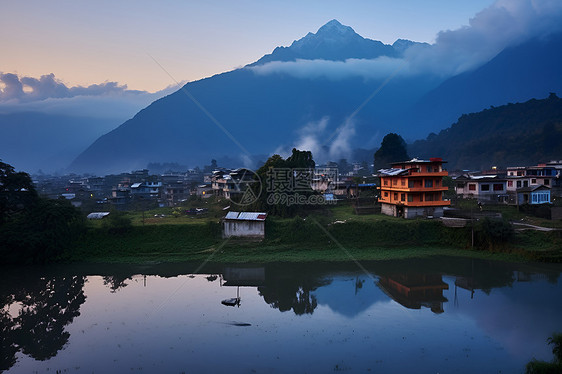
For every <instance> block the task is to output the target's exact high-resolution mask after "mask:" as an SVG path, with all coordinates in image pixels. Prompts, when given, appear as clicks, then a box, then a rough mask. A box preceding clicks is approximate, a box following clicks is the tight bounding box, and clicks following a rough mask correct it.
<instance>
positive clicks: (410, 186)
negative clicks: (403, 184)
mask: <svg viewBox="0 0 562 374" xmlns="http://www.w3.org/2000/svg"><path fill="white" fill-rule="evenodd" d="M408 188H414V181H413V180H409V181H408Z"/></svg>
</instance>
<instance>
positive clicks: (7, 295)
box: [0, 275, 86, 370]
mask: <svg viewBox="0 0 562 374" xmlns="http://www.w3.org/2000/svg"><path fill="white" fill-rule="evenodd" d="M17 278H18V279H10V282H5V281H4V282H2V286H0V287H1V288H0V332H1V338H0V352H1V355H0V370H6V369H9V368H10V367H11V366H13V365H14V364H15V362H16V358H15V355H16V353H17V352H18V351H22V352H23V353H24V354H26V355H29V356H31V357H33V358H34V359H36V360H47V359H49V358H51V357H54V356H55V355H56V354H57V353H58V351H60V350H61V349H62V348H63V347H64V345H65V344H66V343H67V342H68V339H69V338H70V334H69V333H68V332H67V331H65V327H66V326H67V325H68V324H70V323H71V322H72V321H73V320H74V318H75V317H77V316H79V315H80V306H81V305H82V304H83V303H84V301H85V300H86V297H85V296H84V291H83V286H84V280H85V277H82V276H66V277H64V276H58V277H52V278H50V277H40V278H39V277H37V276H34V277H26V276H21V275H20V276H18V277H17ZM14 285H16V286H15V287H16V288H15V289H14Z"/></svg>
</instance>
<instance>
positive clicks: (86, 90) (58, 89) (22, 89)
mask: <svg viewBox="0 0 562 374" xmlns="http://www.w3.org/2000/svg"><path fill="white" fill-rule="evenodd" d="M0 84H1V85H2V86H3V88H2V89H0V102H6V101H11V100H14V101H18V102H31V101H39V100H45V99H52V98H59V99H60V98H70V97H75V96H104V95H115V94H117V95H123V94H129V95H139V94H144V93H147V92H145V91H136V90H128V89H127V85H119V84H118V83H117V82H105V83H101V84H92V85H90V86H87V87H83V86H75V87H67V86H66V85H65V84H64V83H62V82H61V81H59V80H58V79H56V78H55V75H54V74H52V73H51V74H46V75H42V76H41V78H39V79H37V78H33V77H18V75H16V74H12V73H5V74H4V73H0Z"/></svg>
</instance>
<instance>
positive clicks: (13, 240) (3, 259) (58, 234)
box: [0, 198, 86, 264]
mask: <svg viewBox="0 0 562 374" xmlns="http://www.w3.org/2000/svg"><path fill="white" fill-rule="evenodd" d="M85 227H86V225H85V221H84V217H83V216H82V214H81V213H80V211H79V210H78V209H76V208H74V207H73V206H72V205H71V204H70V203H69V202H68V201H67V200H64V199H59V200H50V199H43V198H39V199H38V201H37V203H36V204H35V205H34V206H33V207H32V208H30V209H29V210H28V211H26V212H25V213H22V214H19V215H17V216H15V217H12V219H10V220H9V221H7V222H6V223H4V224H3V225H1V226H0V264H2V263H4V264H13V263H19V264H29V263H44V262H48V261H51V260H53V259H55V258H57V257H58V256H60V255H61V254H63V252H64V251H65V250H68V249H70V248H71V246H72V245H73V244H74V243H75V241H76V240H78V238H79V237H80V236H81V234H82V233H83V232H84V230H85Z"/></svg>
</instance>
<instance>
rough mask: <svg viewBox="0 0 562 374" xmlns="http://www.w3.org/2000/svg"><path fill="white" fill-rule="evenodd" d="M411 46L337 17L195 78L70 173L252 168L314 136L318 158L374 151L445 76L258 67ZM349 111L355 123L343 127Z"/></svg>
mask: <svg viewBox="0 0 562 374" xmlns="http://www.w3.org/2000/svg"><path fill="white" fill-rule="evenodd" d="M407 43H414V42H408V41H402V42H399V43H398V46H399V48H398V49H394V47H393V46H390V45H384V44H383V43H381V42H377V41H373V40H369V39H365V38H362V37H361V36H359V35H358V34H356V33H355V32H354V31H353V29H352V28H350V27H347V26H343V25H341V24H340V23H339V22H337V21H335V20H334V21H330V22H329V23H328V24H326V25H324V26H322V27H321V28H320V29H319V30H318V32H317V33H316V34H308V35H307V36H305V37H304V38H302V39H300V40H297V41H295V42H294V43H293V44H292V45H291V46H290V47H287V48H284V47H281V48H276V49H275V50H274V51H273V53H272V54H271V55H267V56H264V57H263V58H262V59H260V60H258V61H257V62H255V63H253V64H250V65H247V66H246V67H244V68H241V69H237V70H234V71H230V72H227V73H223V74H218V75H215V76H213V77H210V78H205V79H202V80H199V81H195V82H190V83H188V84H186V85H185V86H184V87H182V89H180V90H178V91H177V92H175V93H173V94H171V95H168V96H166V97H164V98H162V99H160V100H157V101H155V102H154V103H152V104H151V105H150V106H148V107H147V108H145V109H143V110H141V111H140V112H139V113H137V114H136V115H135V116H134V117H133V118H131V119H130V120H128V121H126V122H125V123H123V124H122V125H121V126H120V127H118V128H116V129H115V130H113V131H111V132H109V133H108V134H105V135H103V136H102V137H100V138H99V139H97V140H96V141H95V142H94V143H93V144H92V145H91V146H90V147H89V148H87V149H86V150H85V151H84V152H83V153H82V154H81V155H79V156H78V157H77V158H76V159H75V160H74V161H73V162H72V164H71V165H70V168H69V170H70V171H77V172H93V173H97V174H105V173H109V172H120V171H124V170H125V171H126V170H131V169H137V168H144V167H146V165H147V164H148V163H149V162H178V163H180V164H187V165H189V166H191V167H193V166H196V165H204V164H208V163H209V162H210V160H211V158H215V159H217V160H218V161H219V163H220V164H222V165H224V166H240V165H242V164H244V165H245V166H249V167H253V166H255V165H253V163H255V161H257V160H262V161H263V160H265V159H267V157H268V156H269V155H271V154H272V153H274V152H283V151H285V152H287V151H290V149H291V148H292V147H293V146H302V147H306V148H309V145H310V143H311V141H312V142H313V143H314V144H316V146H317V147H318V149H325V148H327V149H329V151H328V152H327V155H325V156H322V155H321V154H318V152H315V155H314V156H315V158H316V160H319V161H327V160H328V159H336V160H337V159H340V158H342V157H348V154H347V152H348V151H349V150H350V149H352V148H355V147H356V146H361V147H363V148H372V147H374V146H375V145H376V144H378V143H379V142H380V139H381V138H382V136H384V135H385V134H386V133H387V132H389V131H391V130H393V129H394V128H395V127H396V126H397V124H398V122H397V121H398V117H397V116H396V113H400V112H401V110H400V108H401V107H403V106H405V105H409V104H412V103H414V102H415V100H417V99H419V98H420V97H421V95H423V94H424V93H426V92H427V91H428V90H429V89H431V88H433V87H436V85H437V84H438V83H439V82H440V81H441V80H440V79H437V78H436V77H433V76H415V77H404V78H396V79H392V80H391V81H389V82H386V83H384V81H385V80H386V79H387V77H388V74H382V76H381V77H375V78H366V77H365V76H364V75H362V74H359V73H357V72H355V71H354V70H353V68H350V69H348V70H347V73H346V74H347V75H345V76H342V77H337V78H332V77H330V76H319V77H317V78H314V79H308V78H303V77H302V76H299V75H298V74H297V75H292V74H284V73H277V72H271V73H261V72H260V71H258V70H257V69H258V68H260V67H264V66H265V67H267V66H268V64H271V63H279V64H283V63H287V61H293V60H294V61H297V59H298V61H303V60H305V61H309V62H317V61H320V63H321V65H322V64H323V63H326V62H327V63H330V62H332V61H334V60H338V61H341V60H346V59H349V58H358V59H359V58H363V60H361V61H371V60H368V59H366V58H371V57H379V56H383V55H384V56H386V57H391V56H397V55H399V54H401V53H402V52H403V50H404V48H405V44H407ZM339 63H340V64H344V62H339ZM295 64H296V65H298V64H299V62H295ZM299 66H300V65H298V66H297V68H299ZM291 67H295V65H292V66H291ZM338 67H339V66H338ZM305 68H307V67H305ZM313 69H314V68H313ZM346 69H347V68H346ZM381 87H384V90H382V91H381ZM375 94H376V95H375ZM375 96H376V97H375ZM370 97H371V100H367V101H366V99H367V98H370ZM352 114H353V120H352V121H350V122H347V123H346V120H347V119H348V118H349V117H350V116H351V115H352ZM325 123H327V125H326V124H325ZM225 130H226V131H225ZM425 134H426V133H424V132H422V133H420V135H425Z"/></svg>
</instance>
